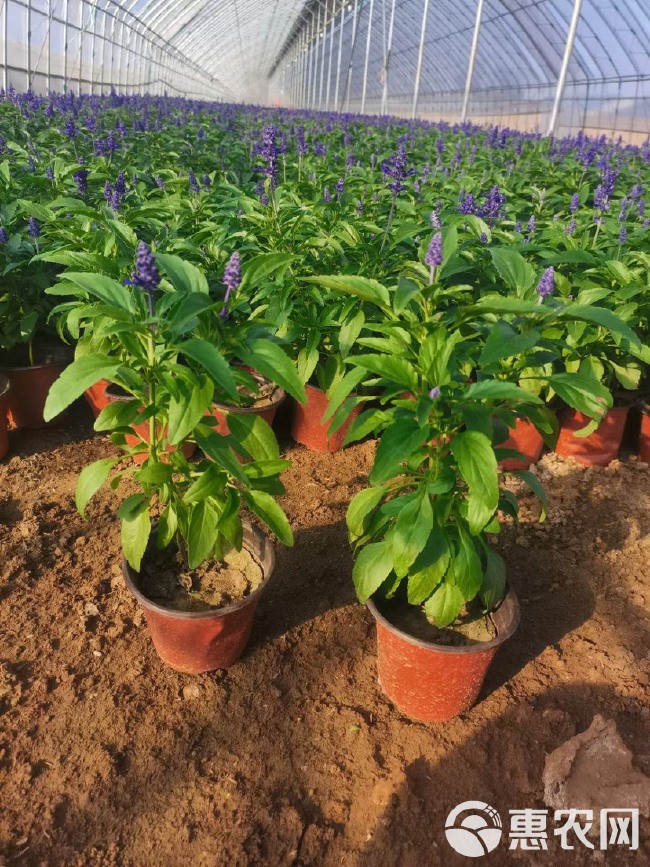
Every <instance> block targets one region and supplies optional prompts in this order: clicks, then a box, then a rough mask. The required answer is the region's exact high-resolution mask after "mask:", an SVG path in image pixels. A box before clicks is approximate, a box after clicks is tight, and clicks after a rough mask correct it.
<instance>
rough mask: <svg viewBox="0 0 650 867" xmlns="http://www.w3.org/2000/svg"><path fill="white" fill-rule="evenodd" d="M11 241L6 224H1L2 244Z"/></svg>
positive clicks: (0, 238) (0, 240)
mask: <svg viewBox="0 0 650 867" xmlns="http://www.w3.org/2000/svg"><path fill="white" fill-rule="evenodd" d="M8 241H9V232H8V231H7V230H6V229H5V227H4V226H0V244H6V243H7V242H8Z"/></svg>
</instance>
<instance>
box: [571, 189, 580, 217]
mask: <svg viewBox="0 0 650 867" xmlns="http://www.w3.org/2000/svg"><path fill="white" fill-rule="evenodd" d="M579 207H580V196H579V195H578V194H577V193H574V194H573V195H572V196H571V204H570V205H569V210H570V211H571V213H572V214H575V212H576V211H577V210H578V208H579Z"/></svg>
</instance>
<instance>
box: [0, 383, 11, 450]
mask: <svg viewBox="0 0 650 867" xmlns="http://www.w3.org/2000/svg"><path fill="white" fill-rule="evenodd" d="M10 388H11V385H10V384H9V377H8V376H7V375H6V374H4V373H0V460H2V458H4V456H5V455H6V454H7V452H8V451H9V431H8V429H7V413H8V412H9V390H10Z"/></svg>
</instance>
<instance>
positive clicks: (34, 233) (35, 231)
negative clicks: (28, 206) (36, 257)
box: [27, 217, 41, 238]
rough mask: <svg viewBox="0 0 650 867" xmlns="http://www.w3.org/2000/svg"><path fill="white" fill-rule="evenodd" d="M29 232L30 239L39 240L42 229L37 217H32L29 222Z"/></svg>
mask: <svg viewBox="0 0 650 867" xmlns="http://www.w3.org/2000/svg"><path fill="white" fill-rule="evenodd" d="M27 231H28V233H29V237H30V238H38V236H39V235H40V234H41V227H40V226H39V225H38V220H37V219H36V217H30V218H29V220H27Z"/></svg>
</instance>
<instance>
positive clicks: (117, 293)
mask: <svg viewBox="0 0 650 867" xmlns="http://www.w3.org/2000/svg"><path fill="white" fill-rule="evenodd" d="M65 279H66V280H67V281H69V282H70V283H74V284H75V286H79V287H80V288H81V289H83V290H84V291H85V292H87V293H88V294H89V295H92V296H93V297H94V298H99V300H100V301H103V302H104V304H108V305H109V306H110V307H117V308H118V309H119V310H125V311H126V312H127V313H131V314H133V313H134V312H135V306H134V304H133V290H132V289H130V288H129V287H128V286H123V285H122V284H121V283H118V281H117V280H113V279H111V278H110V277H106V276H105V275H104V274H90V273H81V272H78V271H66V272H65Z"/></svg>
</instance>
